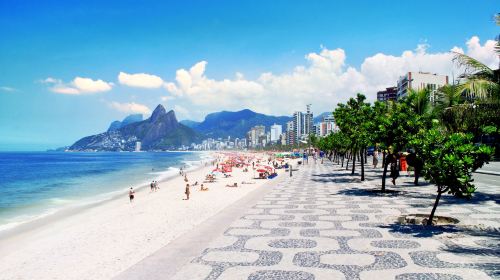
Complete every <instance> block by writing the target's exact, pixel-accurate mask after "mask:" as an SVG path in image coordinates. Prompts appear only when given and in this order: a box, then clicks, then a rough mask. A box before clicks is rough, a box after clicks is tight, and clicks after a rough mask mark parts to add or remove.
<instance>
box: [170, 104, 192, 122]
mask: <svg viewBox="0 0 500 280" xmlns="http://www.w3.org/2000/svg"><path fill="white" fill-rule="evenodd" d="M174 111H175V114H176V115H177V119H187V118H190V117H191V113H190V112H189V110H188V109H186V108H184V107H182V106H181V105H178V104H176V105H174Z"/></svg>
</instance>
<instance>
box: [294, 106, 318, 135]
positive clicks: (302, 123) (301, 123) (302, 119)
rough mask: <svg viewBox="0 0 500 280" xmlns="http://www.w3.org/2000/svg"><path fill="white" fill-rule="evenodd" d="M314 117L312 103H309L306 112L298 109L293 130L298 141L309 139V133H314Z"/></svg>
mask: <svg viewBox="0 0 500 280" xmlns="http://www.w3.org/2000/svg"><path fill="white" fill-rule="evenodd" d="M313 119H314V118H313V113H312V112H311V104H308V105H307V112H306V113H302V112H299V111H297V112H295V113H294V114H293V131H294V134H295V141H296V142H298V141H300V140H303V139H307V138H308V136H309V134H311V133H314V124H313Z"/></svg>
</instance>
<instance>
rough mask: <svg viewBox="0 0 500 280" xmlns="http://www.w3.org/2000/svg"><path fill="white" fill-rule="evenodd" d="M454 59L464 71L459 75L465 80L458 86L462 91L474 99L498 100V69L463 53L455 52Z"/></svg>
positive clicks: (499, 77)
mask: <svg viewBox="0 0 500 280" xmlns="http://www.w3.org/2000/svg"><path fill="white" fill-rule="evenodd" d="M454 54H455V57H454V58H453V60H454V61H455V62H456V64H457V65H458V66H459V67H463V68H464V73H463V74H462V75H460V76H459V79H461V80H462V81H463V82H462V83H461V84H460V85H459V86H458V87H459V90H460V91H461V92H464V93H465V94H466V96H467V97H470V98H472V99H482V100H485V99H490V98H491V99H493V100H498V99H499V95H500V76H499V73H500V72H499V71H498V70H493V69H491V68H489V67H488V66H486V65H484V64H483V63H481V62H479V61H478V60H476V59H474V58H472V57H470V56H468V55H465V54H463V53H458V52H454Z"/></svg>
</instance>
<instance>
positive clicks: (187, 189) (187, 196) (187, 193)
mask: <svg viewBox="0 0 500 280" xmlns="http://www.w3.org/2000/svg"><path fill="white" fill-rule="evenodd" d="M184 193H185V194H186V200H189V194H190V193H191V192H190V191H189V184H186V191H185V192H184Z"/></svg>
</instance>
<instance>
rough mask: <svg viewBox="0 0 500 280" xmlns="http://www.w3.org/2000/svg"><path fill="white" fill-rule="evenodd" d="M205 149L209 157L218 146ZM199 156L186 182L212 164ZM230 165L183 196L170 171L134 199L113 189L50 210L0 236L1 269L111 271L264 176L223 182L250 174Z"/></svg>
mask: <svg viewBox="0 0 500 280" xmlns="http://www.w3.org/2000/svg"><path fill="white" fill-rule="evenodd" d="M246 154H247V155H249V154H252V155H255V156H263V154H254V153H246ZM211 155H212V157H213V158H214V159H215V158H216V157H217V156H219V155H220V154H215V153H212V154H211ZM264 157H265V155H264ZM201 160H202V159H200V161H201ZM204 162H207V163H210V160H207V159H205V161H204ZM204 162H202V163H201V164H200V165H198V166H196V167H193V168H190V169H188V171H187V174H188V175H187V176H188V178H189V179H190V183H191V184H192V183H193V182H194V181H198V182H202V181H203V178H205V175H206V174H209V173H210V171H211V170H212V169H213V168H214V167H213V166H212V165H211V164H207V166H205V165H204ZM233 171H234V172H233V177H229V178H224V177H221V178H218V182H216V183H209V184H206V187H209V188H210V190H209V191H208V192H200V191H199V190H198V188H199V185H198V186H196V187H193V188H192V191H191V193H192V199H191V200H189V201H185V200H182V199H183V198H184V194H183V187H184V186H185V185H184V184H185V183H184V181H183V177H181V176H178V175H177V174H176V175H173V176H172V177H169V178H165V179H163V180H161V181H160V180H158V185H159V187H160V190H159V191H158V192H153V193H151V192H149V188H147V186H148V185H145V186H143V187H142V188H137V189H136V198H135V201H134V202H133V203H129V202H128V197H127V196H125V195H117V196H116V197H115V198H113V199H108V200H106V201H101V202H98V203H96V204H95V205H93V206H92V207H88V206H83V207H82V208H73V209H72V210H71V213H69V214H66V213H64V214H61V215H60V216H58V215H52V217H51V218H48V219H46V220H43V221H39V222H38V223H39V224H38V225H36V226H33V227H30V228H28V229H27V230H23V232H22V233H18V234H15V235H12V236H10V237H3V238H0V250H2V252H3V253H4V254H3V255H4V256H1V257H0V273H2V275H4V276H5V277H7V278H33V277H34V276H36V277H35V278H38V279H44V278H51V279H54V278H55V279H60V278H64V279H81V278H98V279H102V278H110V277H113V276H115V275H117V274H119V273H120V272H122V271H124V270H126V269H127V268H129V267H130V266H132V265H134V264H135V263H138V262H139V261H141V260H142V259H144V258H145V257H147V256H149V255H150V254H152V253H154V252H155V251H156V250H158V249H160V248H162V247H164V246H165V245H167V244H168V243H169V242H171V241H172V240H174V239H175V238H177V237H179V236H181V235H182V234H183V233H186V232H187V231H189V230H191V229H193V228H195V227H196V226H197V225H199V224H200V223H202V222H204V221H205V220H207V219H208V218H210V217H212V216H214V215H216V214H217V213H218V212H220V211H221V210H223V209H224V208H226V207H227V206H229V205H231V204H233V203H234V202H236V201H237V200H239V199H241V198H242V197H244V196H246V195H247V194H248V193H250V192H251V191H252V190H255V189H256V188H259V187H261V186H263V185H265V183H266V182H268V181H269V180H253V182H255V184H248V185H247V184H245V185H243V186H240V187H238V188H227V187H225V185H226V184H232V183H233V182H237V183H238V184H240V183H241V182H242V181H248V180H251V179H250V178H251V177H253V176H252V173H253V172H252V171H250V172H246V173H244V172H242V171H241V170H239V169H236V168H235V169H234V170H233ZM279 174H280V176H283V174H284V172H283V171H280V172H279ZM44 256H50V257H49V258H46V257H45V258H44Z"/></svg>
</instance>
